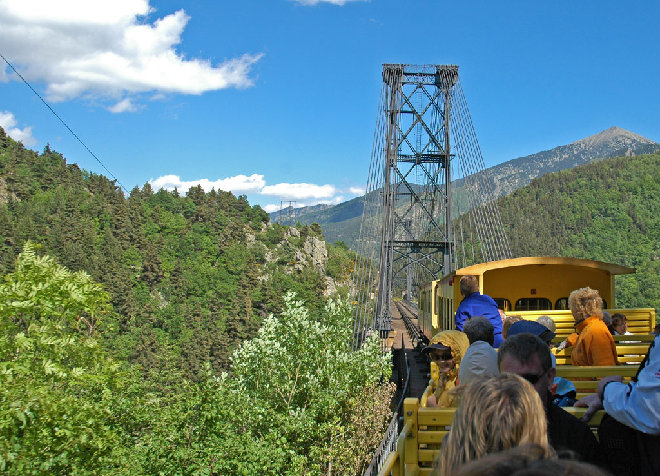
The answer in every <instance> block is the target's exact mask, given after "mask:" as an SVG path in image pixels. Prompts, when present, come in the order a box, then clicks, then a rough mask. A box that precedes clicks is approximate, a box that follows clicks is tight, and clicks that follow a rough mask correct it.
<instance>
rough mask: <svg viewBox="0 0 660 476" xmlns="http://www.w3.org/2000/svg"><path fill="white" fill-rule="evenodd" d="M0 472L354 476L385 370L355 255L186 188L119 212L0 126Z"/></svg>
mask: <svg viewBox="0 0 660 476" xmlns="http://www.w3.org/2000/svg"><path fill="white" fill-rule="evenodd" d="M0 233H2V240H1V241H0V276H1V277H2V278H1V279H0V369H1V371H0V472H1V473H3V474H12V475H13V474H16V475H24V474H81V475H84V474H90V475H92V474H93V475H97V474H122V475H124V474H129V475H130V474H136V475H138V474H181V475H193V474H209V475H210V474H239V475H240V474H242V475H252V474H272V475H280V474H292V475H293V474H310V475H314V474H319V475H320V474H324V475H326V474H327V475H332V474H358V473H360V474H361V470H362V469H363V468H364V466H365V465H366V463H367V462H368V459H369V458H370V456H371V454H373V451H374V449H375V446H376V445H377V443H378V441H374V440H375V439H376V440H377V439H378V438H379V437H380V435H381V434H382V431H383V429H384V426H386V425H387V422H388V419H389V416H390V415H389V402H390V400H391V396H392V389H391V388H390V386H388V385H382V384H381V382H383V381H387V380H388V377H389V373H390V362H389V361H388V360H389V359H388V358H387V357H386V356H385V355H383V354H382V353H381V352H380V343H379V341H378V340H377V339H370V340H369V341H368V342H367V343H366V345H365V346H364V347H363V349H362V350H361V351H359V352H352V351H351V349H350V337H351V332H352V325H351V321H352V317H351V316H352V314H351V310H350V308H349V307H348V306H347V304H346V302H347V300H346V297H347V293H348V283H349V279H350V272H351V269H352V267H353V263H354V260H355V255H354V253H352V252H351V251H350V250H348V248H346V247H345V246H342V245H339V246H330V245H328V246H326V243H325V242H324V241H323V240H322V239H321V229H320V227H319V226H318V225H314V224H312V225H310V226H307V225H304V226H302V225H301V226H298V227H285V226H282V225H279V224H270V223H269V218H268V215H267V214H266V213H265V212H264V211H263V210H262V209H261V208H260V207H258V206H255V207H252V206H250V204H249V203H248V202H247V200H246V198H245V197H235V196H234V195H233V194H231V193H229V192H223V191H217V192H216V191H212V192H209V193H205V192H204V191H203V190H202V189H201V188H200V187H193V188H191V189H190V190H188V193H187V195H186V196H181V195H179V194H178V193H177V192H174V193H170V192H166V191H163V190H160V191H157V192H155V191H153V190H152V189H151V187H150V186H149V185H148V184H146V185H145V186H144V187H142V188H135V189H133V190H132V191H131V192H130V194H129V195H128V197H125V196H124V194H123V193H122V192H121V190H119V188H118V187H117V185H116V184H115V183H114V182H112V181H110V180H108V179H107V178H106V177H104V176H101V175H96V174H93V173H89V172H87V171H84V170H80V169H79V168H78V167H77V166H76V165H75V164H67V163H66V161H65V159H64V158H63V157H62V156H61V155H60V154H58V153H57V152H54V151H52V150H51V149H50V148H49V147H47V148H46V149H45V150H44V151H43V153H41V154H38V153H36V152H34V151H31V150H28V149H25V148H24V147H23V146H22V145H21V144H20V143H17V142H15V141H13V140H12V139H11V138H9V137H7V136H6V135H5V133H4V131H3V130H2V129H1V128H0Z"/></svg>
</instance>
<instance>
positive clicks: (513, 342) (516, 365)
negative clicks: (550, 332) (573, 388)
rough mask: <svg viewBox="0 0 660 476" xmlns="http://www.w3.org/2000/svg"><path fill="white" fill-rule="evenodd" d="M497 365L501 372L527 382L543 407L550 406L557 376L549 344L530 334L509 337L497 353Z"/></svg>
mask: <svg viewBox="0 0 660 476" xmlns="http://www.w3.org/2000/svg"><path fill="white" fill-rule="evenodd" d="M497 364H498V365H499V367H500V372H510V373H514V374H517V375H520V376H521V377H523V378H524V379H525V380H527V381H528V382H529V383H530V384H532V385H533V386H534V388H535V389H536V391H537V392H538V394H539V397H540V398H541V401H542V402H543V405H544V406H545V405H547V404H548V391H549V389H550V387H551V386H552V384H553V382H554V380H555V374H556V370H555V369H554V368H553V367H552V358H551V357H550V349H549V348H548V344H546V343H545V342H543V341H542V340H541V339H540V338H538V337H536V336H535V335H533V334H529V333H523V334H517V335H514V336H510V337H507V339H506V340H505V341H504V343H503V344H502V345H501V346H500V348H499V351H498V353H497Z"/></svg>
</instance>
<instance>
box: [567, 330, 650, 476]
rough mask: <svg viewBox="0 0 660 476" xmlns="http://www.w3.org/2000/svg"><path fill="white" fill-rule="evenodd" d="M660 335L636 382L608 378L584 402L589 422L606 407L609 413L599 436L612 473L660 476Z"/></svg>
mask: <svg viewBox="0 0 660 476" xmlns="http://www.w3.org/2000/svg"><path fill="white" fill-rule="evenodd" d="M659 341H660V336H656V338H655V340H654V341H653V343H652V344H651V346H650V347H649V351H648V354H646V357H645V358H644V360H643V361H642V363H641V364H640V366H639V370H638V371H637V375H636V376H635V377H634V378H633V380H632V381H631V382H630V383H628V384H625V383H623V382H622V380H623V379H622V378H621V377H619V376H613V377H604V378H602V379H601V380H600V382H599V383H598V392H597V393H595V394H592V395H588V396H586V397H584V398H582V399H580V400H579V401H578V402H577V403H576V404H575V406H576V407H587V412H586V413H585V415H584V419H585V420H586V421H589V420H590V419H591V416H592V415H593V413H594V412H595V411H596V410H600V409H602V408H603V407H604V408H605V411H606V412H607V414H606V415H605V416H604V417H603V420H602V422H601V424H600V425H599V427H598V437H599V439H600V441H601V446H602V447H603V451H604V453H605V455H606V459H607V463H608V466H609V468H610V470H611V471H612V472H613V473H614V474H616V475H636V474H640V475H651V474H660V376H659V370H660V343H659Z"/></svg>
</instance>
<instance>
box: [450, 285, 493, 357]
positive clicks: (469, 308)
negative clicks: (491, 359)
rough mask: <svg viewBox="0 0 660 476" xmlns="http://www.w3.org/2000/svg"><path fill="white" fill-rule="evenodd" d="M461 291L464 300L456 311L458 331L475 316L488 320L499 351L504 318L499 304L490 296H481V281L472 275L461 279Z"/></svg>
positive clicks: (455, 318)
mask: <svg viewBox="0 0 660 476" xmlns="http://www.w3.org/2000/svg"><path fill="white" fill-rule="evenodd" d="M459 286H460V290H461V295H462V296H463V300H462V301H461V303H460V304H459V305H458V309H456V316H455V317H454V320H455V322H456V329H458V330H459V331H462V330H463V325H464V324H465V322H466V321H467V320H468V319H470V318H471V317H473V316H483V317H485V318H486V319H488V320H489V321H490V322H491V323H492V324H493V328H494V329H495V343H494V347H495V348H496V349H497V348H498V347H499V346H500V344H501V343H502V340H503V339H502V318H501V317H500V312H499V310H498V308H497V303H496V302H495V301H494V300H493V298H491V297H490V296H486V295H485V294H479V280H478V279H477V277H476V276H472V275H471V274H468V275H465V276H462V277H461V281H460V284H459Z"/></svg>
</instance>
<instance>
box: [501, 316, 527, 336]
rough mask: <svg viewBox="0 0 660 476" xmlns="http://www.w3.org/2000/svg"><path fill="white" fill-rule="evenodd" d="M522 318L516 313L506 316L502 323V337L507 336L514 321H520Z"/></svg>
mask: <svg viewBox="0 0 660 476" xmlns="http://www.w3.org/2000/svg"><path fill="white" fill-rule="evenodd" d="M522 320H523V318H522V317H521V316H518V315H513V316H506V319H505V320H504V322H503V323H502V337H503V338H504V339H506V338H507V336H508V335H509V328H510V327H511V326H512V325H513V324H514V323H516V322H518V321H522Z"/></svg>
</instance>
